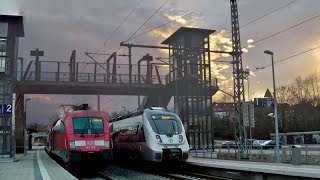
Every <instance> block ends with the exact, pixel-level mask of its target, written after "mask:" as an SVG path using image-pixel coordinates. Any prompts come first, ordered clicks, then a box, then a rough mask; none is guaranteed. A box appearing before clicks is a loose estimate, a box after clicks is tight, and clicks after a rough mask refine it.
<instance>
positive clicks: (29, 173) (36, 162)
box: [0, 146, 77, 180]
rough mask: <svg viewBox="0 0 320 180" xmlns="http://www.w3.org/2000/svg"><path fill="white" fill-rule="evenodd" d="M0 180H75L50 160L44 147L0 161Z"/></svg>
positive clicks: (34, 148)
mask: <svg viewBox="0 0 320 180" xmlns="http://www.w3.org/2000/svg"><path fill="white" fill-rule="evenodd" d="M0 179H10V180H11V179H12V180H34V179H36V180H41V179H43V180H51V179H52V180H53V179H61V180H63V179H66V180H72V179H75V180H76V179H77V178H75V177H74V176H73V175H71V174H70V173H69V172H68V171H66V170H65V169H63V168H62V167H61V166H60V165H59V164H57V163H56V162H55V161H54V160H52V159H51V157H50V156H48V154H47V153H46V152H45V151H44V147H43V146H42V147H33V149H32V150H31V151H28V152H27V154H26V155H24V156H23V155H19V156H17V157H16V158H14V159H12V160H9V159H7V160H4V161H0Z"/></svg>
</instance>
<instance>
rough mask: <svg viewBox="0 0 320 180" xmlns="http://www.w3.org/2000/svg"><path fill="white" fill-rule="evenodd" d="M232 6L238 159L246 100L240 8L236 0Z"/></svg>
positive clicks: (242, 150)
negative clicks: (244, 102)
mask: <svg viewBox="0 0 320 180" xmlns="http://www.w3.org/2000/svg"><path fill="white" fill-rule="evenodd" d="M230 5H231V26H232V51H233V54H232V63H233V81H234V85H233V91H234V103H235V140H236V141H237V142H238V143H239V145H238V158H241V157H242V156H243V152H244V137H245V136H244V128H243V123H242V122H243V116H242V102H243V101H244V100H245V98H244V84H243V78H244V77H243V68H242V57H241V53H242V52H241V43H240V28H239V17H238V7H237V1H236V0H230Z"/></svg>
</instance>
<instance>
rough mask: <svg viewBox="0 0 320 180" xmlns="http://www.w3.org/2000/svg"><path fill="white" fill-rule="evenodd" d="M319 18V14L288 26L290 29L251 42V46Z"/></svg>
mask: <svg viewBox="0 0 320 180" xmlns="http://www.w3.org/2000/svg"><path fill="white" fill-rule="evenodd" d="M319 17H320V14H319V15H316V16H313V17H311V18H309V19H306V20H304V21H302V22H300V23H298V24H295V25H293V26H290V27H288V28H286V29H283V30H281V31H278V32H276V33H274V34H271V35H269V36H267V37H264V38H262V39H259V40H258V41H255V42H253V43H252V45H254V44H257V43H260V42H262V41H264V40H267V39H269V38H271V37H273V36H276V35H279V34H281V33H283V32H286V31H288V30H290V29H293V28H295V27H298V26H300V25H302V24H304V23H307V22H309V21H312V20H314V19H317V18H319Z"/></svg>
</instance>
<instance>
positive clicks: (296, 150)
mask: <svg viewBox="0 0 320 180" xmlns="http://www.w3.org/2000/svg"><path fill="white" fill-rule="evenodd" d="M291 152H292V155H291V164H292V165H300V164H301V146H300V145H292V146H291Z"/></svg>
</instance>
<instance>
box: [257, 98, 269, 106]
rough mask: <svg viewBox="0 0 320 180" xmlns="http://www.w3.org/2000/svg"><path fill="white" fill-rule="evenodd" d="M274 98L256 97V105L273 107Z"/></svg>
mask: <svg viewBox="0 0 320 180" xmlns="http://www.w3.org/2000/svg"><path fill="white" fill-rule="evenodd" d="M272 106H273V98H254V107H272Z"/></svg>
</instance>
